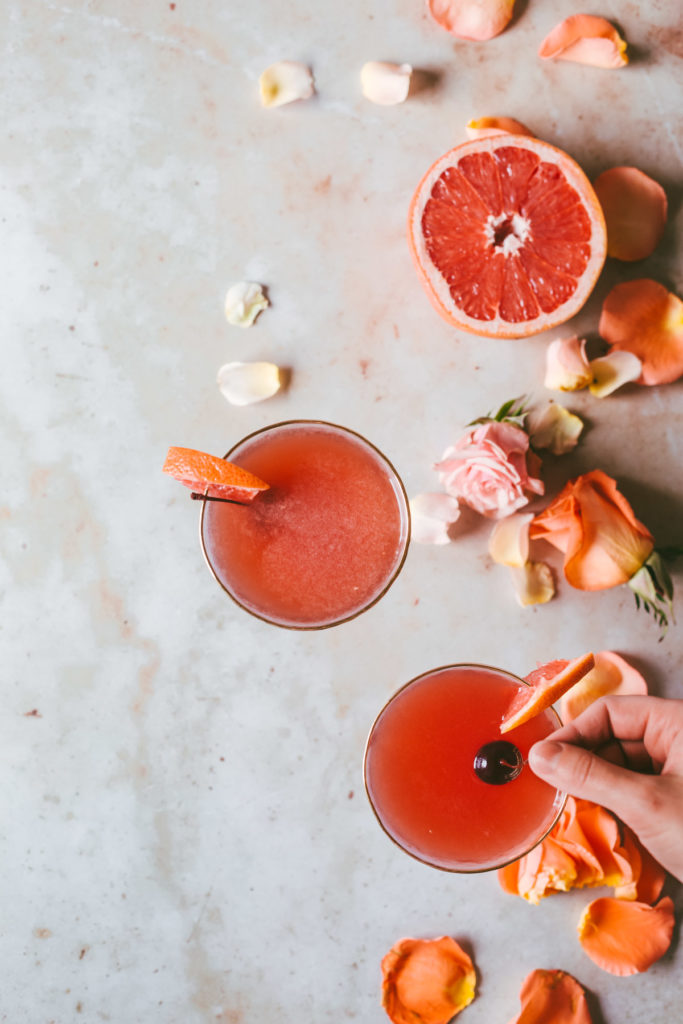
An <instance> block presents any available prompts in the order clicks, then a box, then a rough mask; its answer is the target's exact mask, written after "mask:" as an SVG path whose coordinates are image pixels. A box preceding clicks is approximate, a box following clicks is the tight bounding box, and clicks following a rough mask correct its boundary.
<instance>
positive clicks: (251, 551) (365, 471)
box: [200, 420, 410, 629]
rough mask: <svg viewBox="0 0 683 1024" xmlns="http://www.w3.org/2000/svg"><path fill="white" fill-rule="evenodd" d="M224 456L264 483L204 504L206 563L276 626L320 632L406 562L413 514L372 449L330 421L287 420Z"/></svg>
mask: <svg viewBox="0 0 683 1024" xmlns="http://www.w3.org/2000/svg"><path fill="white" fill-rule="evenodd" d="M225 457H226V459H229V460H230V461H231V462H234V463H236V464H237V465H239V466H242V467H243V468H244V469H248V470H249V471H250V472H252V473H254V474H256V476H258V477H260V478H261V479H262V480H265V481H266V483H268V484H270V489H269V490H268V491H264V492H262V493H261V494H259V495H258V497H257V498H256V499H255V500H254V501H253V502H252V503H251V504H249V505H245V506H240V505H237V504H224V503H220V502H204V503H203V506H202V511H201V516H200V539H201V545H202V550H203V552H204V556H205V558H206V561H207V563H208V566H209V568H210V569H211V572H212V573H213V575H214V576H215V578H216V579H217V580H218V582H219V583H220V585H221V586H222V587H223V589H224V590H225V591H226V593H228V594H229V595H230V597H232V598H233V600H235V601H236V602H237V604H239V605H240V606H241V607H242V608H245V609H246V610H247V611H248V612H251V614H252V615H255V616H257V618H260V619H264V620H265V621H266V622H270V623H273V624H274V625H276V626H285V627H289V628H290V629H323V628H325V627H327V626H335V625H337V624H339V623H341V622H345V621H347V620H348V619H352V618H354V617H355V616H356V615H359V614H360V613H361V612H363V611H365V610H366V609H367V608H370V607H371V606H372V605H373V604H375V602H376V601H378V600H379V599H380V597H382V595H383V594H384V593H386V591H387V590H388V588H389V587H390V586H391V584H392V583H393V582H394V580H395V579H396V577H397V576H398V574H399V572H400V571H401V568H402V566H403V563H404V561H405V557H406V553H407V550H408V543H409V535H410V512H409V508H408V499H407V496H406V492H405V488H404V486H403V483H402V482H401V479H400V477H399V475H398V473H397V472H396V470H395V469H394V467H393V466H392V465H391V463H390V462H389V460H388V459H387V458H386V457H385V456H384V455H383V454H382V453H381V452H380V451H379V450H378V449H377V448H376V447H375V446H374V445H373V444H371V443H370V442H369V441H367V440H366V439H365V438H364V437H362V436H361V435H360V434H357V433H355V432H354V431H353V430H348V429H347V428H346V427H340V426H337V425H336V424H333V423H326V422H324V421H322V420H289V421H286V422H283V423H276V424H274V425H273V426H269V427H265V428H263V429H262V430H257V431H255V432H254V433H253V434H249V435H248V436H247V437H245V438H244V439H243V440H241V441H240V442H239V443H238V444H236V445H235V447H234V448H232V449H231V450H230V451H229V452H228V453H227V455H226V456H225Z"/></svg>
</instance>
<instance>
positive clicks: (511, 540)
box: [489, 512, 534, 568]
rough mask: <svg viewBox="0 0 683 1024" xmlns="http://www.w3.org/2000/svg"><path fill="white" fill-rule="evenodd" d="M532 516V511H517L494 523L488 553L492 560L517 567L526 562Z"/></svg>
mask: <svg viewBox="0 0 683 1024" xmlns="http://www.w3.org/2000/svg"><path fill="white" fill-rule="evenodd" d="M533 518H534V515H533V512H522V513H519V512H517V513H515V514H514V515H512V516H508V517H507V519H501V520H500V521H499V522H498V523H496V525H495V526H494V528H493V532H492V534H491V536H490V537H489V554H490V556H491V558H492V559H493V561H494V562H498V564H499V565H509V566H511V567H514V566H516V567H518V568H520V567H521V566H523V565H525V564H526V562H527V559H528V557H529V523H530V522H531V520H532V519H533Z"/></svg>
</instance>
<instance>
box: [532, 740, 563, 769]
mask: <svg viewBox="0 0 683 1024" xmlns="http://www.w3.org/2000/svg"><path fill="white" fill-rule="evenodd" d="M562 749H563V748H562V744H561V743H556V742H555V741H554V740H541V742H540V743H534V745H533V747H532V748H531V750H530V751H529V767H530V768H531V770H532V771H533V772H534V773H535V774H536V775H547V774H549V773H552V771H553V769H554V768H555V767H556V765H557V761H558V758H559V757H560V754H561V753H562Z"/></svg>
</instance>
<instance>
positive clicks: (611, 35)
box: [538, 14, 628, 68]
mask: <svg viewBox="0 0 683 1024" xmlns="http://www.w3.org/2000/svg"><path fill="white" fill-rule="evenodd" d="M538 55H539V57H543V59H544V60H570V61H574V62H575V63H577V64H590V65H592V66H593V67H596V68H623V67H624V66H625V65H626V64H628V57H627V56H626V42H625V40H623V39H622V38H621V36H620V35H619V33H618V32H617V30H616V29H615V28H614V26H613V25H610V23H609V21H606V20H605V19H604V18H598V17H596V16H595V15H593V14H572V15H571V17H569V18H566V19H565V20H564V21H563V22H561V23H560V24H559V25H556V26H555V28H554V29H553V30H552V32H551V33H550V34H549V35H547V36H546V37H545V39H544V40H543V42H542V43H541V46H540V48H539V51H538Z"/></svg>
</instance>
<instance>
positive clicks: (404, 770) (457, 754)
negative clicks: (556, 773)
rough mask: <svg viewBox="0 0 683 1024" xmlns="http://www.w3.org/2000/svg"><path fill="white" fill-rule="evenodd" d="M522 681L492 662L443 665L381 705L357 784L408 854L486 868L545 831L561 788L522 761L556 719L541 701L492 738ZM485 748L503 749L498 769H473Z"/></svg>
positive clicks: (449, 865)
mask: <svg viewBox="0 0 683 1024" xmlns="http://www.w3.org/2000/svg"><path fill="white" fill-rule="evenodd" d="M521 686H526V683H524V682H523V681H522V680H521V679H518V678H517V677H516V676H512V675H510V674H508V673H507V672H503V671H500V670H499V669H493V668H486V667H485V666H481V665H451V666H448V667H446V668H440V669H436V670H434V671H432V672H427V673H425V674H424V675H422V676H418V677H417V678H416V679H413V680H412V681H411V682H410V683H407V684H406V685H405V686H404V687H403V688H402V689H401V690H399V691H398V693H397V694H395V695H394V697H392V699H391V700H390V701H389V703H388V704H386V706H385V707H384V708H383V710H382V711H381V712H380V714H379V715H378V717H377V719H376V721H375V723H374V725H373V727H372V730H371V732H370V736H369V739H368V743H367V748H366V752H365V785H366V789H367V793H368V796H369V798H370V803H371V804H372V807H373V810H374V811H375V814H376V815H377V818H378V819H379V822H380V824H381V825H382V827H383V828H384V830H385V831H386V832H387V833H388V835H389V836H390V837H391V838H392V839H393V840H394V841H395V842H396V843H397V844H398V845H399V846H401V847H402V848H403V849H404V850H405V851H406V852H407V853H410V854H412V855H413V856H414V857H417V858H418V860H422V861H424V862H425V863H427V864H431V865H433V866H434V867H438V868H443V869H445V870H447V871H487V870H490V869H491V868H495V867H501V866H502V865H503V864H507V863H509V862H510V861H512V860H516V859H517V858H518V857H521V856H522V855H523V854H524V853H526V852H527V851H528V850H530V849H531V848H532V847H533V846H535V845H536V843H538V842H540V840H541V839H542V838H543V837H544V836H545V835H546V834H547V833H548V832H549V831H550V829H551V828H552V826H553V825H554V823H555V821H556V820H557V818H558V816H559V814H560V811H561V809H562V805H563V803H564V795H563V794H561V793H559V792H558V791H557V790H556V789H553V788H552V787H551V786H549V785H547V783H545V782H542V781H541V779H539V778H537V777H536V776H535V775H534V774H533V772H532V771H531V769H530V768H529V767H528V765H527V764H526V763H525V762H526V759H527V756H528V752H529V748H530V747H531V746H532V745H533V744H534V743H535V742H536V741H537V740H541V739H543V738H544V737H546V736H547V735H548V734H549V733H550V732H552V731H553V730H554V729H556V728H557V727H558V725H559V724H560V722H559V718H558V716H557V715H556V714H555V712H554V711H553V710H552V709H549V710H548V711H544V712H542V713H541V714H540V715H538V716H537V717H536V718H533V719H531V720H530V721H529V722H527V723H526V724H525V725H522V726H519V728H517V729H513V730H511V731H510V732H509V733H506V734H505V736H501V734H500V731H499V728H500V723H501V721H502V719H503V717H504V715H505V713H506V712H507V710H508V707H509V704H510V702H511V700H512V698H513V696H514V695H515V694H516V693H517V692H518V690H519V688H520V687H521ZM490 744H495V745H496V746H495V747H493V748H492V747H490V746H489V745H490ZM492 750H493V751H498V750H502V751H503V753H502V755H501V757H502V766H501V767H500V772H502V774H500V772H499V773H498V774H497V773H496V771H493V772H492V773H489V774H487V772H486V771H482V770H481V766H482V763H484V765H485V761H486V757H485V755H486V752H487V751H488V753H489V755H491V751H492ZM482 752H483V754H482ZM492 756H493V755H491V756H489V769H490V768H491V759H492ZM475 761H476V765H477V767H476V769H475ZM513 762H514V771H512V770H511V769H512V767H513ZM506 765H507V766H508V767H509V768H510V770H508V767H505V766H506ZM516 773H518V774H516ZM485 779H486V780H488V781H485ZM506 779H507V780H508V781H505V780H506Z"/></svg>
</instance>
